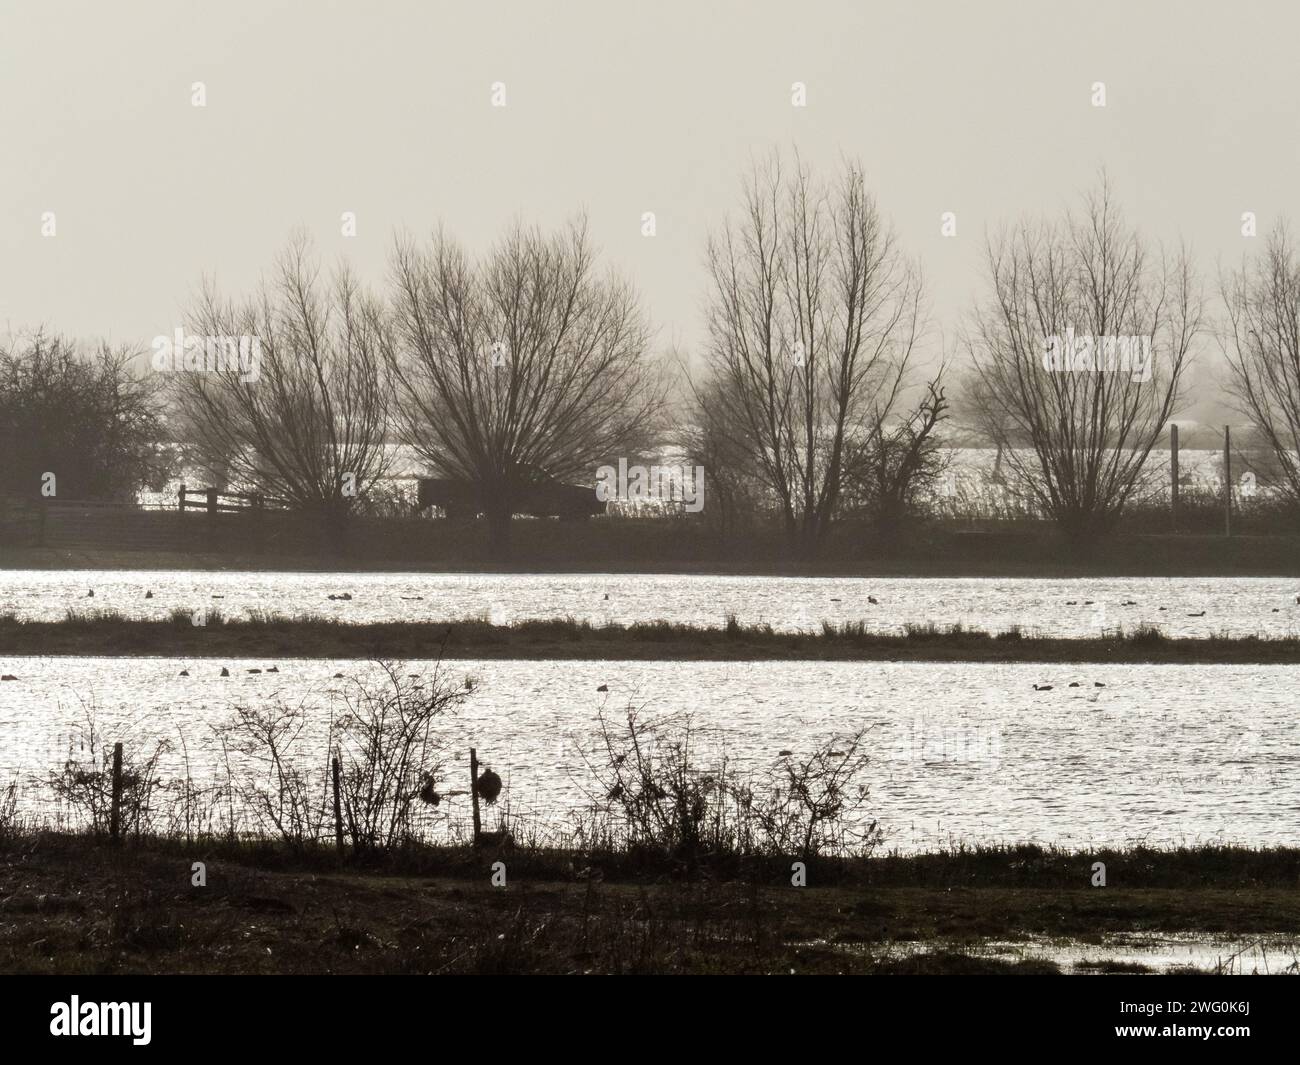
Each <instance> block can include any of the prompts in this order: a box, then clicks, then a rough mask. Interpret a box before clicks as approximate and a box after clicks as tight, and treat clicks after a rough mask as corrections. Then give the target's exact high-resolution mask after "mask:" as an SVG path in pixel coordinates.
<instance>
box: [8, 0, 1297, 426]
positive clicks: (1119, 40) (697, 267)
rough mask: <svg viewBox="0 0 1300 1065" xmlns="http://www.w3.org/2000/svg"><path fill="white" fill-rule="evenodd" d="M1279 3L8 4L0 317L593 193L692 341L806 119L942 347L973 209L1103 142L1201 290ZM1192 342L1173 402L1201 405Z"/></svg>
mask: <svg viewBox="0 0 1300 1065" xmlns="http://www.w3.org/2000/svg"><path fill="white" fill-rule="evenodd" d="M1062 27H1065V29H1063V28H1062ZM1298 30H1300V13H1297V11H1296V10H1295V9H1294V8H1287V7H1284V6H1282V5H1277V4H1270V5H1264V4H1245V5H1238V6H1235V7H1234V8H1232V9H1227V8H1219V9H1215V8H1214V7H1212V6H1211V5H1208V4H1199V3H1198V4H1179V5H1174V4H1171V3H1164V2H1162V3H1158V4H1151V5H1144V6H1143V7H1142V8H1134V7H1132V6H1131V5H1124V4H1118V3H1098V4H1094V5H1089V7H1088V9H1087V13H1086V15H1084V16H1080V15H1079V14H1078V9H1077V8H1073V7H1071V8H1066V7H1064V6H1058V5H1031V4H1027V3H1006V2H1001V3H994V4H987V5H980V6H978V7H971V8H965V9H962V10H959V11H941V12H940V11H934V10H927V9H926V8H925V7H923V6H920V5H904V4H894V3H888V4H870V5H856V4H848V3H821V4H811V5H809V6H807V7H801V8H798V9H795V8H790V7H787V6H785V5H777V4H773V3H757V4H741V3H719V4H714V5H710V6H709V7H707V8H701V7H699V6H698V5H687V4H682V3H676V2H669V3H662V4H655V5H653V6H644V7H640V6H638V7H636V8H632V7H623V6H620V7H611V6H609V5H597V4H592V3H574V4H565V5H563V6H562V7H561V6H560V5H553V4H518V3H503V4H499V5H492V6H491V7H484V8H480V9H470V8H466V7H461V6H449V5H426V4H415V3H407V2H389V3H384V2H378V3H374V4H371V5H369V6H368V7H366V8H365V9H364V10H361V9H356V8H350V7H333V6H331V7H328V8H323V7H322V8H316V7H312V8H310V9H307V10H299V9H296V8H295V7H294V6H293V5H290V4H287V3H284V2H280V0H272V2H265V3H257V4H250V3H245V2H243V0H236V2H232V3H227V4H223V5H221V6H220V7H219V8H214V9H209V8H206V7H205V6H204V5H199V4H192V3H168V4H163V3H155V2H142V3H137V4H133V5H131V6H130V8H128V9H112V8H108V7H103V6H98V5H94V4H90V3H67V2H52V3H45V4H41V5H39V6H37V5H28V6H22V7H19V6H18V5H15V4H5V5H3V6H2V7H0V130H2V131H3V134H2V135H3V138H4V143H5V145H6V151H5V155H4V160H3V162H0V233H2V234H3V246H4V249H5V254H4V255H3V256H0V329H4V330H7V331H13V332H17V331H23V330H29V329H32V328H35V327H37V326H42V325H44V326H45V327H47V328H49V329H52V330H55V331H57V332H60V333H64V334H67V335H70V336H74V337H79V338H92V337H106V338H108V339H110V340H111V341H113V342H116V343H126V344H132V345H140V346H142V347H143V346H147V345H148V343H149V340H150V338H152V337H153V336H155V335H158V334H162V333H168V332H170V331H171V330H172V329H173V328H174V327H175V325H177V324H179V321H180V315H181V311H182V309H183V307H184V306H185V304H186V302H187V300H188V298H189V296H190V294H191V293H192V292H193V291H194V290H195V288H196V287H197V285H198V283H199V281H200V279H201V278H202V277H203V276H204V275H205V274H206V275H211V276H212V277H214V278H215V279H216V281H217V283H218V284H219V285H220V286H221V287H222V288H223V289H224V290H226V291H229V292H242V291H246V290H247V289H249V288H250V287H251V286H252V285H253V284H254V283H255V282H256V280H257V278H258V277H259V275H260V274H261V273H262V272H263V271H265V270H266V269H267V268H268V267H269V266H270V264H271V262H272V260H273V258H274V256H275V255H276V253H277V252H278V251H279V250H280V249H281V248H282V247H283V246H284V245H285V243H286V241H287V239H288V238H289V236H290V234H291V232H293V231H294V230H296V229H303V230H305V231H306V232H307V233H309V234H310V235H311V236H312V238H313V239H314V242H315V245H316V249H317V251H318V253H319V254H320V256H321V258H322V261H323V262H325V263H326V264H329V263H331V262H333V261H334V260H335V259H336V258H337V257H339V256H346V257H347V258H348V259H349V261H351V262H352V263H353V264H354V265H355V266H356V267H357V269H358V270H359V272H360V273H361V275H362V277H363V278H364V279H365V280H366V281H367V282H369V283H370V284H372V285H374V286H376V287H378V286H379V285H380V284H381V283H382V282H383V280H384V279H385V277H386V274H387V265H386V259H387V255H388V251H389V248H390V246H391V242H392V238H393V234H394V232H395V231H399V230H401V231H409V232H411V233H414V234H417V235H422V234H425V233H427V232H428V231H429V230H431V229H432V228H433V227H434V226H435V225H436V224H437V223H438V222H439V221H441V222H444V223H445V224H446V225H447V226H448V227H449V229H450V230H451V231H452V232H453V233H455V234H456V235H457V236H458V237H459V238H461V239H462V240H464V241H465V242H466V243H467V244H468V245H469V246H470V247H471V248H473V249H476V250H480V249H484V248H486V247H487V246H488V245H489V244H491V243H492V242H493V241H494V240H495V239H496V238H497V237H498V235H499V234H500V233H501V231H502V230H503V228H504V227H505V226H506V225H507V224H508V223H509V222H510V221H512V220H513V219H515V218H519V219H522V220H523V221H525V222H527V223H537V224H540V225H543V226H546V227H553V226H556V225H558V224H560V223H562V222H563V221H564V220H565V219H567V218H569V217H571V216H572V215H574V214H575V213H576V212H579V211H585V212H586V213H587V215H588V218H589V222H590V228H591V233H592V235H593V238H594V240H595V242H596V243H597V244H598V245H599V246H600V247H601V249H602V250H603V260H604V262H605V263H607V264H608V265H610V266H612V267H615V268H616V269H618V270H619V271H620V272H622V273H623V274H624V275H625V276H626V277H628V278H629V279H630V280H631V281H632V282H633V283H634V284H635V285H636V286H637V287H638V289H639V290H640V292H641V293H642V295H643V297H644V300H645V305H646V307H647V309H648V311H649V313H650V315H651V316H652V319H653V322H654V324H655V326H656V328H657V339H656V349H657V350H660V351H667V350H668V349H669V348H677V349H679V350H681V351H683V352H685V353H687V354H688V355H689V354H691V353H693V352H694V351H695V350H696V349H697V346H698V343H699V341H700V339H701V337H702V313H701V302H702V298H703V295H704V292H705V275H704V270H703V266H702V258H703V248H704V240H705V236H706V233H707V232H708V230H709V229H710V228H712V227H715V226H717V225H718V224H719V223H720V222H721V221H722V219H723V217H724V216H725V214H726V213H727V212H729V211H734V210H735V209H736V208H737V206H738V203H739V193H740V179H741V176H742V173H743V171H744V170H745V169H746V167H747V166H748V165H749V162H750V160H751V159H752V158H754V157H761V156H763V155H765V154H767V153H768V152H769V151H771V150H773V149H782V150H785V151H789V150H790V149H792V148H797V149H798V151H799V152H800V153H801V156H802V157H803V159H804V160H806V161H807V162H808V163H810V164H811V165H812V166H814V167H815V168H817V169H819V170H821V171H823V172H829V171H830V170H832V169H833V168H834V167H835V166H836V165H837V164H838V161H839V159H840V158H841V157H845V156H847V157H855V158H858V159H860V160H861V161H862V163H863V165H864V167H865V170H866V175H867V181H868V186H869V188H870V190H871V191H872V192H873V194H874V195H875V196H876V198H877V201H878V204H879V206H880V208H881V211H882V212H883V214H884V215H885V216H886V217H887V218H888V219H889V220H890V221H891V222H892V223H893V225H894V226H895V227H896V228H897V231H898V235H899V238H900V242H901V244H902V246H903V248H904V249H905V250H906V251H907V253H908V254H910V255H913V256H916V257H918V258H919V259H920V262H921V265H922V268H923V270H924V272H925V276H926V281H927V287H928V298H929V305H930V307H931V309H932V314H933V321H934V326H935V328H934V329H933V330H932V333H931V335H930V337H929V340H928V342H927V349H926V351H925V352H924V353H923V355H924V357H925V358H926V359H927V360H933V359H935V358H936V357H937V355H938V353H939V350H940V345H941V343H942V340H943V338H947V339H948V341H949V342H951V340H952V338H953V334H954V330H955V327H956V325H957V323H958V321H959V318H960V316H961V315H962V314H963V313H965V311H966V310H967V309H968V308H969V307H970V305H971V302H972V299H973V298H974V297H975V296H976V295H977V294H978V293H980V292H982V291H983V278H982V273H981V270H980V264H981V257H982V251H983V241H984V234H985V231H986V230H994V229H996V228H997V227H999V226H1001V225H1003V224H1005V223H1009V222H1011V221H1013V220H1014V219H1015V218H1017V217H1018V216H1020V215H1023V214H1032V213H1038V212H1043V211H1047V212H1053V213H1056V212H1059V211H1060V209H1061V208H1062V207H1064V206H1066V205H1068V204H1071V203H1073V202H1075V201H1076V200H1077V197H1078V195H1079V194H1080V193H1081V192H1082V191H1084V190H1086V189H1087V188H1089V187H1090V186H1091V185H1092V184H1093V183H1094V182H1095V180H1096V175H1097V172H1098V171H1099V169H1101V168H1105V170H1106V171H1107V173H1108V174H1109V176H1110V179H1111V180H1112V182H1113V183H1114V186H1115V190H1116V193H1117V196H1118V199H1119V200H1120V202H1121V203H1122V205H1123V207H1124V209H1125V211H1126V213H1127V214H1128V216H1129V218H1130V219H1131V220H1132V221H1134V222H1136V223H1137V224H1138V225H1139V227H1140V228H1141V229H1142V230H1143V232H1144V233H1146V234H1148V235H1149V236H1151V237H1152V238H1156V239H1159V240H1162V241H1164V242H1166V243H1169V244H1173V243H1175V242H1177V241H1178V240H1180V239H1181V240H1183V241H1185V242H1186V243H1187V244H1188V245H1189V246H1190V247H1191V248H1192V250H1193V252H1194V253H1195V259H1196V262H1197V264H1198V266H1199V267H1200V269H1201V271H1202V275H1203V279H1204V281H1205V283H1206V287H1207V291H1212V289H1213V285H1214V279H1215V271H1216V269H1217V266H1218V265H1219V264H1220V263H1223V264H1224V265H1228V264H1230V263H1234V262H1236V261H1237V260H1238V259H1239V258H1240V256H1241V255H1242V254H1243V253H1245V252H1246V251H1248V250H1250V249H1251V248H1252V247H1257V246H1258V244H1259V243H1260V242H1261V241H1262V239H1263V237H1264V236H1265V235H1266V234H1267V232H1268V230H1269V228H1270V227H1271V226H1272V225H1273V223H1274V222H1275V221H1276V220H1277V219H1279V218H1280V217H1283V216H1285V215H1287V214H1288V213H1290V214H1292V215H1293V216H1294V215H1296V214H1300V198H1297V196H1296V194H1295V189H1296V183H1295V180H1294V179H1295V176H1296V174H1297V172H1298V170H1300V143H1298V142H1297V138H1296V136H1295V131H1296V130H1297V129H1300V94H1297V93H1296V92H1294V91H1288V90H1293V89H1294V87H1295V81H1296V75H1295V73H1294V71H1295V62H1294V55H1293V52H1294V42H1295V41H1296V39H1297V37H1298V34H1297V31H1298ZM796 81H801V82H803V83H804V84H805V85H806V87H807V106H806V107H802V108H797V107H793V106H792V105H791V86H792V83H793V82H796ZM1098 81H1100V82H1104V83H1105V86H1106V97H1107V100H1106V106H1105V107H1094V106H1093V104H1092V99H1091V96H1092V86H1093V83H1094V82H1098ZM195 82H202V83H203V84H204V88H205V91H206V106H205V107H194V106H192V102H191V97H192V86H193V84H194V83H195ZM495 82H502V83H504V85H505V91H506V106H505V107H493V106H492V102H491V91H492V88H491V87H492V85H493V83H495ZM1288 193H1289V194H1290V195H1288ZM47 211H52V212H54V213H55V217H56V220H57V235H56V236H54V237H52V238H51V237H47V236H43V235H42V215H43V212H47ZM345 211H351V212H355V215H356V226H357V233H356V236H355V237H345V236H343V235H342V234H341V232H340V226H341V223H340V216H341V214H342V212H345ZM645 211H653V212H655V215H656V223H657V232H656V235H655V236H654V237H644V236H642V235H641V220H642V213H643V212H645ZM945 211H953V212H955V213H956V216H957V235H956V236H955V237H950V238H946V237H943V236H941V234H940V224H941V215H942V214H943V212H945ZM1244 211H1253V212H1255V214H1256V216H1257V219H1258V231H1259V234H1260V236H1259V237H1258V238H1256V239H1255V240H1254V241H1251V240H1248V239H1244V238H1243V237H1242V235H1241V232H1240V229H1241V215H1242V213H1243V212H1244ZM1201 350H1202V353H1203V355H1204V358H1203V360H1202V365H1201V367H1200V370H1199V372H1198V374H1197V375H1196V377H1195V379H1194V382H1193V386H1192V399H1193V402H1192V403H1191V404H1190V405H1189V406H1188V407H1187V408H1186V409H1185V410H1184V412H1183V416H1184V417H1189V418H1191V417H1207V416H1211V415H1215V414H1216V413H1217V409H1218V397H1217V395H1216V394H1215V389H1214V387H1213V365H1214V362H1215V361H1216V352H1215V349H1214V345H1213V343H1212V342H1211V341H1210V340H1209V338H1208V337H1207V338H1205V342H1204V343H1203V344H1202V349H1201Z"/></svg>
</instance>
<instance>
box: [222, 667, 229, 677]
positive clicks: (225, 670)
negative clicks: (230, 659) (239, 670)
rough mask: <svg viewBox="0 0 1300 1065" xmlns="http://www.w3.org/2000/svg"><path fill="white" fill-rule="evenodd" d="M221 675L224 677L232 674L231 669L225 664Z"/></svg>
mask: <svg viewBox="0 0 1300 1065" xmlns="http://www.w3.org/2000/svg"><path fill="white" fill-rule="evenodd" d="M221 675H222V676H223V677H228V676H230V670H228V669H227V668H226V667H225V666H222V667H221Z"/></svg>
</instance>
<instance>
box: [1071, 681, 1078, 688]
mask: <svg viewBox="0 0 1300 1065" xmlns="http://www.w3.org/2000/svg"><path fill="white" fill-rule="evenodd" d="M1078 686H1079V682H1078V681H1077V680H1072V681H1070V687H1071V688H1077V687H1078Z"/></svg>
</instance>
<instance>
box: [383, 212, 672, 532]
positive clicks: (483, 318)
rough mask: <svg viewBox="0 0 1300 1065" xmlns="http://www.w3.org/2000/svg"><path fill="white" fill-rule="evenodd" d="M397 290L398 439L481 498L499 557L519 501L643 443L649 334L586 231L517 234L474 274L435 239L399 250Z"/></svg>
mask: <svg viewBox="0 0 1300 1065" xmlns="http://www.w3.org/2000/svg"><path fill="white" fill-rule="evenodd" d="M393 285H394V302H395V310H396V317H397V322H398V336H397V343H396V344H395V346H394V348H393V349H392V350H391V351H390V359H389V366H390V371H391V376H392V380H393V382H394V385H395V391H396V393H397V396H398V400H399V404H398V410H399V420H400V426H401V431H402V434H403V437H404V439H405V440H406V442H407V443H409V444H410V445H411V446H412V447H413V448H414V449H415V450H416V451H417V453H418V454H419V455H420V456H421V457H422V458H423V459H424V460H425V461H426V462H427V463H428V464H429V466H430V467H431V468H432V469H434V470H436V471H438V472H439V473H441V474H443V475H444V476H447V477H453V478H459V479H463V480H466V481H468V482H470V483H472V484H473V485H474V486H475V487H476V489H477V491H478V495H479V509H480V510H481V511H482V512H483V513H484V514H486V515H487V517H488V520H489V528H490V535H491V539H492V543H493V546H494V547H495V548H496V549H497V550H498V551H505V550H507V549H508V546H509V529H510V519H511V516H512V514H513V512H514V507H515V504H516V502H518V497H519V493H520V491H521V489H523V488H525V487H527V486H529V485H533V484H539V483H545V482H547V481H566V480H579V481H581V482H582V483H591V482H593V481H594V476H595V473H596V468H597V466H599V465H601V464H602V463H604V462H605V461H607V460H608V459H610V458H611V457H613V456H620V455H622V456H627V455H631V454H633V453H636V452H638V451H640V450H641V449H642V448H643V447H644V446H645V445H646V443H647V442H648V440H649V439H650V438H651V436H652V432H653V422H654V419H655V418H656V416H657V415H658V412H659V409H660V406H661V403H662V400H663V396H664V388H663V384H662V381H661V378H660V375H659V374H658V373H657V372H656V370H655V369H654V368H653V367H652V366H651V364H650V362H649V361H648V359H647V349H648V346H649V342H650V334H649V330H648V327H647V325H646V320H645V317H644V315H643V313H642V311H641V308H640V305H639V300H638V297H637V295H636V293H635V292H634V291H633V289H632V288H631V286H630V285H629V284H627V283H626V282H624V281H622V280H621V279H619V278H618V277H616V276H614V275H613V274H603V275H602V274H598V273H597V269H596V253H595V250H594V249H593V247H592V245H591V243H590V241H589V240H588V236H587V228H586V223H585V220H578V221H576V222H574V223H571V224H570V225H569V226H568V227H567V228H565V229H564V230H563V231H561V232H559V233H556V234H553V235H546V234H543V233H542V232H541V231H540V230H537V229H527V228H525V227H523V226H522V225H519V224H516V225H515V226H514V227H513V228H512V229H511V230H510V231H509V232H508V233H507V234H506V235H505V237H504V238H503V239H502V240H501V241H500V242H499V243H498V244H497V245H496V246H495V247H494V248H493V249H492V250H491V252H490V253H489V254H488V255H487V256H485V257H484V258H482V259H481V260H478V261H475V260H473V259H472V258H471V257H470V255H469V254H468V253H467V252H466V251H465V250H464V248H462V247H461V245H459V244H458V243H456V242H455V241H454V240H453V239H452V238H451V237H450V236H448V235H447V234H446V232H445V231H443V230H442V229H439V230H438V231H437V232H436V233H435V234H434V237H433V239H432V241H431V243H430V245H429V246H428V247H427V248H424V249H421V248H418V247H417V246H416V245H415V244H413V243H412V242H411V241H409V240H405V241H399V242H398V245H397V247H396V250H395V253H394V256H393ZM593 491H594V489H593Z"/></svg>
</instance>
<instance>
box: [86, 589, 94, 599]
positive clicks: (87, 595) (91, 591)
mask: <svg viewBox="0 0 1300 1065" xmlns="http://www.w3.org/2000/svg"><path fill="white" fill-rule="evenodd" d="M86 598H87V599H94V598H95V589H94V588H92V589H90V591H88V592H87V593H86Z"/></svg>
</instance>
